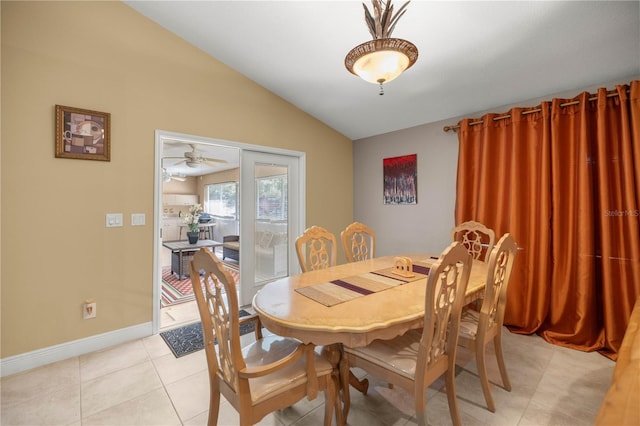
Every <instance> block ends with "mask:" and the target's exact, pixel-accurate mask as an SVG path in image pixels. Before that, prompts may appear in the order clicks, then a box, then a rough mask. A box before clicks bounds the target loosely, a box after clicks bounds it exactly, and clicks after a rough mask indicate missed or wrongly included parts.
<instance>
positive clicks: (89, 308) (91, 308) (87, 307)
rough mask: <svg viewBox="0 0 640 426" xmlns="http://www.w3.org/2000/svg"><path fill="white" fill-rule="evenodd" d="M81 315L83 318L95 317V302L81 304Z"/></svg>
mask: <svg viewBox="0 0 640 426" xmlns="http://www.w3.org/2000/svg"><path fill="white" fill-rule="evenodd" d="M82 317H83V318H84V319H89V318H95V317H96V302H85V303H84V305H82Z"/></svg>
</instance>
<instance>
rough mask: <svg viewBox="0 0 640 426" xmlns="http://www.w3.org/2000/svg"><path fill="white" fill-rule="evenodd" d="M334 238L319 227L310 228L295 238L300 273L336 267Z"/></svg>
mask: <svg viewBox="0 0 640 426" xmlns="http://www.w3.org/2000/svg"><path fill="white" fill-rule="evenodd" d="M336 249H337V244H336V237H335V236H334V235H333V234H332V233H331V232H329V231H327V230H326V229H324V228H323V227H321V226H315V225H314V226H311V227H309V228H307V229H305V231H304V232H303V233H302V235H300V236H299V237H298V238H296V253H297V254H298V261H299V262H300V268H302V272H309V271H315V270H318V269H326V268H328V267H330V266H335V265H336Z"/></svg>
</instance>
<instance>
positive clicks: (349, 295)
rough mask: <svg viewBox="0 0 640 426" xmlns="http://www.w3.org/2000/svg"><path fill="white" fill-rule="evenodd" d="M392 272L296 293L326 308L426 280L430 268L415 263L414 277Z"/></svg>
mask: <svg viewBox="0 0 640 426" xmlns="http://www.w3.org/2000/svg"><path fill="white" fill-rule="evenodd" d="M392 270H393V268H392V267H389V268H384V269H380V270H378V271H373V272H367V273H364V274H360V275H354V276H351V277H347V278H343V279H340V280H333V281H328V282H324V283H319V284H314V285H311V286H307V287H301V288H297V289H296V291H297V292H298V293H300V294H302V295H303V296H306V297H308V298H309V299H312V300H315V301H316V302H318V303H322V304H323V305H325V306H334V305H337V304H340V303H343V302H347V301H349V300H352V299H355V298H358V297H362V296H366V295H368V294H372V293H377V292H379V291H383V290H387V289H389V288H393V287H397V286H399V285H403V284H406V283H409V282H412V281H417V280H421V279H424V278H426V277H427V275H428V273H429V266H428V265H427V264H416V263H414V264H413V273H414V276H413V277H404V276H401V275H397V274H394V273H393V272H392Z"/></svg>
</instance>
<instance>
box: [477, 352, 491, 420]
mask: <svg viewBox="0 0 640 426" xmlns="http://www.w3.org/2000/svg"><path fill="white" fill-rule="evenodd" d="M479 343H481V342H476V365H477V367H478V376H480V384H481V385H482V393H483V394H484V399H485V401H487V407H488V408H489V411H491V412H492V413H495V412H496V406H495V404H494V403H493V397H492V396H491V389H490V388H489V377H488V375H487V363H486V357H485V345H482V344H479Z"/></svg>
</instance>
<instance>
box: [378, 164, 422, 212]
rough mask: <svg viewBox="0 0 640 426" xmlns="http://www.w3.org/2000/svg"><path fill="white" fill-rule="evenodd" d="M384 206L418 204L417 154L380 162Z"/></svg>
mask: <svg viewBox="0 0 640 426" xmlns="http://www.w3.org/2000/svg"><path fill="white" fill-rule="evenodd" d="M382 166H383V174H384V203H385V204H418V154H411V155H403V156H401V157H392V158H385V159H383V160H382Z"/></svg>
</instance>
